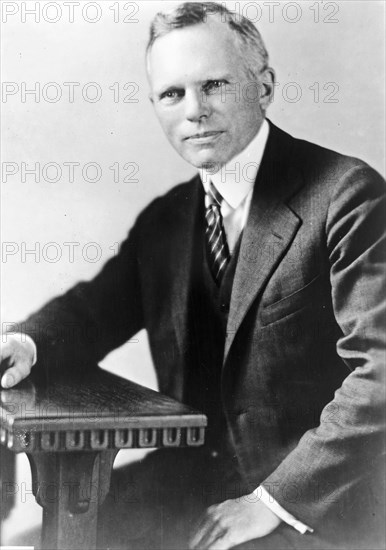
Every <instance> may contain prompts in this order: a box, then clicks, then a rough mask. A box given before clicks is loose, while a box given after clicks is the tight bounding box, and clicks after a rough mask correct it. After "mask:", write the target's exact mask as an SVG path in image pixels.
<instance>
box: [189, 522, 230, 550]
mask: <svg viewBox="0 0 386 550" xmlns="http://www.w3.org/2000/svg"><path fill="white" fill-rule="evenodd" d="M223 533H224V532H223V531H221V530H220V526H219V524H218V523H217V522H216V521H213V520H211V519H210V518H208V519H207V521H206V522H205V523H204V525H203V526H202V527H201V529H200V530H199V531H198V532H197V534H196V535H195V536H194V538H193V539H192V541H191V543H190V548H191V550H206V549H207V548H209V547H210V545H211V544H212V543H213V542H215V541H216V540H217V539H218V538H219V537H221V536H222V535H223Z"/></svg>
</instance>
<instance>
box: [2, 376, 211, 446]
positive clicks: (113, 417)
mask: <svg viewBox="0 0 386 550" xmlns="http://www.w3.org/2000/svg"><path fill="white" fill-rule="evenodd" d="M206 424H207V419H206V417H205V415H204V414H202V413H199V412H197V411H195V410H193V409H191V408H190V407H188V406H186V405H183V404H182V403H178V402H177V401H175V400H173V399H171V398H169V397H166V396H164V395H162V394H160V393H158V392H156V391H154V390H151V389H149V388H145V387H144V386H140V385H139V384H136V383H134V382H131V381H129V380H126V379H124V378H121V377H119V376H116V375H113V374H111V373H109V372H107V371H104V370H102V369H100V368H95V370H93V371H92V374H90V372H88V374H87V376H83V377H82V376H78V375H74V374H73V373H71V374H68V375H67V376H62V377H61V378H60V379H58V380H55V381H54V382H52V381H50V383H49V384H48V383H46V382H44V383H43V382H36V381H34V380H33V379H27V380H24V381H23V382H22V383H21V384H19V385H18V386H16V387H15V388H12V389H9V390H2V391H1V401H0V435H1V443H2V444H3V445H6V446H7V447H8V448H9V449H11V450H13V451H15V452H53V451H55V452H56V451H87V450H90V451H95V450H107V449H121V448H138V447H178V446H199V445H202V444H203V443H204V431H205V426H206Z"/></svg>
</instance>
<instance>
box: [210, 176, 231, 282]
mask: <svg viewBox="0 0 386 550" xmlns="http://www.w3.org/2000/svg"><path fill="white" fill-rule="evenodd" d="M222 201H223V198H222V196H221V195H220V193H219V192H218V191H217V189H216V188H215V186H214V185H213V183H212V182H211V181H210V183H209V189H208V192H207V194H206V200H205V204H206V212H205V218H206V245H207V256H208V263H209V267H210V270H211V273H212V275H213V278H214V280H215V282H216V284H217V285H218V286H220V284H221V281H222V278H223V275H224V273H225V269H226V267H227V265H228V263H229V260H230V257H231V256H230V253H229V248H228V244H227V239H226V235H225V230H224V227H223V219H222V215H221V203H222Z"/></svg>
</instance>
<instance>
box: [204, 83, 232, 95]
mask: <svg viewBox="0 0 386 550" xmlns="http://www.w3.org/2000/svg"><path fill="white" fill-rule="evenodd" d="M226 83H227V82H226V80H209V81H208V82H206V83H205V84H204V86H203V91H204V92H205V93H207V94H215V93H216V92H218V91H219V90H220V89H221V88H222V87H223V86H225V84H226Z"/></svg>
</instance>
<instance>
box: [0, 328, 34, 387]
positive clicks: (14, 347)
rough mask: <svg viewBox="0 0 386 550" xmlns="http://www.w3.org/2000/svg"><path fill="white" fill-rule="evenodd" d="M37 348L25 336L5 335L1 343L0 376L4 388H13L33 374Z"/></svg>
mask: <svg viewBox="0 0 386 550" xmlns="http://www.w3.org/2000/svg"><path fill="white" fill-rule="evenodd" d="M35 353H36V351H35V347H34V345H33V343H32V341H31V340H30V339H29V338H26V336H25V335H24V334H3V335H2V336H1V341H0V376H1V386H2V387H3V388H12V387H13V386H15V385H16V384H18V383H19V382H21V381H22V380H23V379H24V378H26V377H27V376H28V375H29V373H30V372H31V368H32V366H33V364H34V363H35Z"/></svg>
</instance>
